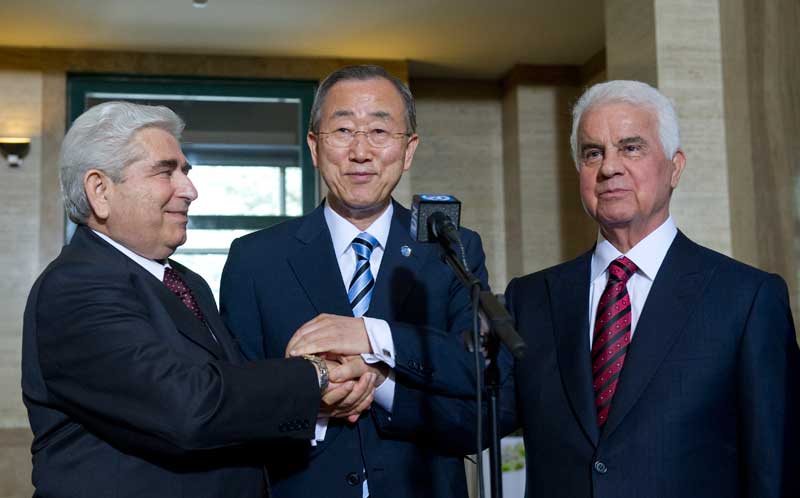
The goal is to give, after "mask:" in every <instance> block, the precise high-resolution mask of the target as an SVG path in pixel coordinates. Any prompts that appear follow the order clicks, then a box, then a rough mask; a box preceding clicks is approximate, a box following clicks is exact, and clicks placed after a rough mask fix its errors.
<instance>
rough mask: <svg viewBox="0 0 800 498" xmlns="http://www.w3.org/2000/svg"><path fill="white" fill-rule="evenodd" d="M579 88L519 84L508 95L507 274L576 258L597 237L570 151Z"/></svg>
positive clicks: (505, 146)
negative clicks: (575, 103)
mask: <svg viewBox="0 0 800 498" xmlns="http://www.w3.org/2000/svg"><path fill="white" fill-rule="evenodd" d="M577 92H578V89H577V88H576V87H573V86H561V87H557V86H552V85H520V86H517V87H514V88H513V89H511V91H509V92H508V93H507V94H506V96H505V98H504V110H505V121H504V129H503V134H504V150H505V151H506V153H507V154H506V155H507V158H508V161H507V164H506V166H507V168H506V169H505V185H506V187H507V191H508V195H507V197H506V199H505V206H506V226H507V229H508V231H507V234H506V235H507V236H506V250H507V252H508V254H509V256H510V257H509V259H508V261H509V277H514V276H519V275H524V274H527V273H531V272H534V271H537V270H541V269H543V268H546V267H548V266H552V265H555V264H557V263H560V262H562V261H564V260H566V259H570V258H573V257H575V256H577V255H578V254H580V253H581V252H583V251H585V250H587V249H588V248H589V247H590V246H591V244H592V242H593V240H594V236H595V229H594V228H593V225H592V223H591V220H590V219H589V218H588V216H586V214H585V213H584V212H583V207H582V205H581V202H580V196H579V193H578V177H577V172H576V170H575V166H574V163H573V162H572V158H571V157H570V152H569V134H570V130H571V117H570V108H571V105H572V104H573V103H574V101H575V100H576V98H577Z"/></svg>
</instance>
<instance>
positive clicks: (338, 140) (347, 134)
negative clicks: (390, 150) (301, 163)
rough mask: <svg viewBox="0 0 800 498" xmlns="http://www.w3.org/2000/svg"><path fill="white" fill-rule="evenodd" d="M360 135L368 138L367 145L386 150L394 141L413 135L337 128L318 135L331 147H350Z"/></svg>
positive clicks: (376, 130)
mask: <svg viewBox="0 0 800 498" xmlns="http://www.w3.org/2000/svg"><path fill="white" fill-rule="evenodd" d="M359 133H361V134H363V135H364V136H365V137H367V143H368V144H370V145H371V146H373V147H378V148H381V149H382V148H385V147H389V146H390V145H392V143H393V141H394V140H397V139H400V138H402V137H410V136H411V133H392V132H390V131H387V130H383V129H381V128H374V129H372V130H366V131H365V130H351V129H350V128H337V129H336V130H333V131H321V132H319V133H316V134H317V135H320V136H322V139H323V140H325V143H326V144H328V145H330V146H331V147H350V145H352V143H353V141H354V140H355V139H356V135H358V134H359Z"/></svg>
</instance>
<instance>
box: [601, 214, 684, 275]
mask: <svg viewBox="0 0 800 498" xmlns="http://www.w3.org/2000/svg"><path fill="white" fill-rule="evenodd" d="M677 234H678V228H677V227H676V226H675V222H674V221H673V220H672V216H669V217H667V220H666V221H665V222H664V223H662V224H661V226H660V227H658V228H656V229H655V230H653V231H652V232H650V234H649V235H648V236H647V237H645V238H644V239H642V240H641V241H639V243H638V244H636V245H635V246H633V247H632V248H631V250H630V251H628V252H627V253H626V254H624V256H626V257H627V258H628V259H630V260H631V261H633V263H634V264H635V265H636V266H637V267H638V268H639V272H641V274H642V275H644V276H645V277H647V278H648V279H649V280H650V281H653V280H655V278H656V274H657V273H658V269H659V268H661V263H663V262H664V258H665V257H666V256H667V251H668V250H669V246H671V245H672V241H673V240H675V236H676V235H677ZM620 256H623V254H622V253H621V252H619V251H618V250H617V248H616V247H614V246H613V245H612V244H611V242H609V241H607V240H606V239H605V237H603V234H602V233H601V232H598V235H597V246H596V247H595V249H594V254H592V273H591V280H590V282H594V280H595V279H596V278H597V277H599V276H600V274H601V273H603V272H604V271H605V270H606V268H608V265H609V264H611V262H612V261H613V260H615V259H617V258H619V257H620Z"/></svg>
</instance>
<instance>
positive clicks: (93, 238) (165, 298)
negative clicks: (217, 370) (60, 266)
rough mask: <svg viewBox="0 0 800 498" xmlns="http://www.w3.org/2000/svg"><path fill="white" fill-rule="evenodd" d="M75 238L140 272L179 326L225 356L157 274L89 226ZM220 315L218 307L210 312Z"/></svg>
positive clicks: (216, 354) (217, 355) (197, 341)
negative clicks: (217, 310) (119, 249)
mask: <svg viewBox="0 0 800 498" xmlns="http://www.w3.org/2000/svg"><path fill="white" fill-rule="evenodd" d="M73 241H74V243H76V244H84V243H85V244H88V247H90V248H91V250H92V251H95V252H97V253H99V254H102V255H103V256H104V257H106V258H111V259H110V260H109V261H107V262H105V263H104V264H118V265H125V267H126V268H127V269H128V271H130V272H131V274H133V275H135V276H138V277H139V280H140V281H141V282H143V284H144V286H145V287H147V288H148V289H149V290H150V292H152V293H153V295H154V296H155V297H156V298H157V299H158V301H159V302H160V303H161V305H162V306H164V309H165V310H166V311H167V313H168V314H169V316H170V318H171V319H172V321H173V323H174V325H175V327H176V328H177V329H178V331H179V332H180V333H181V334H182V335H184V336H185V337H186V338H187V339H189V340H190V341H192V342H194V343H195V344H197V345H198V346H200V347H202V348H203V349H205V350H206V351H208V352H209V353H210V354H212V355H213V356H214V357H215V358H221V357H222V354H223V353H222V350H221V349H220V347H219V344H217V343H216V342H215V341H214V339H213V337H212V336H211V334H210V333H209V331H208V329H207V328H206V326H205V325H203V324H202V323H201V322H200V321H199V320H198V319H197V318H196V317H195V316H194V315H193V314H192V312H191V311H189V309H188V308H186V306H185V305H184V304H183V303H182V302H181V300H180V299H178V298H177V296H175V294H173V293H172V292H171V291H170V290H169V289H167V287H166V286H165V285H164V284H163V282H161V281H160V280H158V279H157V278H156V277H154V276H153V275H152V274H151V273H150V272H148V271H147V270H145V269H144V268H142V266H141V265H139V264H138V263H136V262H135V261H133V260H132V259H130V258H129V257H127V256H126V255H124V254H123V253H121V252H120V251H118V250H117V249H115V248H114V247H112V246H111V245H110V244H109V243H108V242H106V241H105V240H103V239H102V238H100V237H99V236H98V235H96V234H95V233H94V232H93V231H92V230H91V229H90V228H89V227H87V226H84V225H79V226H78V229H77V230H76V231H75V235H74V236H73ZM200 306H201V309H203V312H204V313H206V309H207V308H204V307H203V305H202V304H201V305H200ZM209 315H212V316H213V315H216V311H215V312H214V313H211V312H210V311H209V312H208V313H207V314H206V316H209Z"/></svg>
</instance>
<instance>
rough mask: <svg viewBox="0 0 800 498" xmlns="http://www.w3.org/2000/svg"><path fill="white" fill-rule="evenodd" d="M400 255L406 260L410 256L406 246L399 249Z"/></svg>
mask: <svg viewBox="0 0 800 498" xmlns="http://www.w3.org/2000/svg"><path fill="white" fill-rule="evenodd" d="M400 254H402V255H403V257H406V258H407V257H409V256H411V248H410V247H408V246H403V247H401V248H400Z"/></svg>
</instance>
